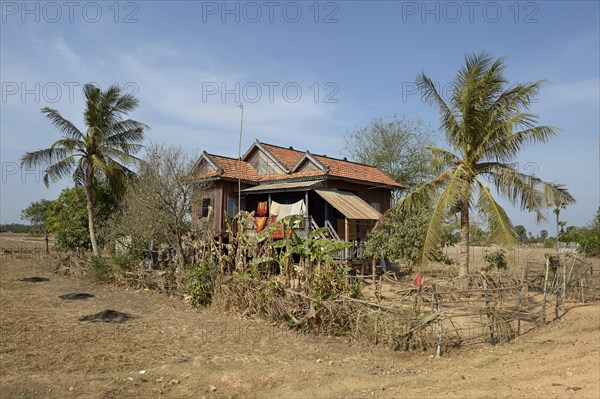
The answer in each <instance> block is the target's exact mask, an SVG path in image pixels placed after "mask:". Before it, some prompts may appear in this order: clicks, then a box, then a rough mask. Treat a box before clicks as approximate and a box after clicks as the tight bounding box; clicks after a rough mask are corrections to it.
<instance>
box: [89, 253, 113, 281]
mask: <svg viewBox="0 0 600 399" xmlns="http://www.w3.org/2000/svg"><path fill="white" fill-rule="evenodd" d="M87 273H88V275H89V276H90V277H91V278H92V279H94V280H97V281H100V282H109V281H111V280H112V278H113V271H112V267H111V265H110V263H108V262H107V261H106V260H104V259H102V258H101V257H99V256H93V257H91V258H90V259H89V260H88V262H87Z"/></svg>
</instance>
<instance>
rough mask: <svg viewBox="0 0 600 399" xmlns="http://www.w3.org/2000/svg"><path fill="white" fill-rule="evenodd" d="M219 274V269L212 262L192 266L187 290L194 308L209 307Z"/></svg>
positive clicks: (189, 271)
mask: <svg viewBox="0 0 600 399" xmlns="http://www.w3.org/2000/svg"><path fill="white" fill-rule="evenodd" d="M217 272H218V267H217V266H216V265H215V264H214V263H212V262H206V261H203V262H200V263H199V264H197V265H192V266H190V270H188V273H189V281H188V284H187V287H186V290H187V293H188V295H190V296H191V298H192V307H193V308H197V307H198V306H201V305H208V304H209V303H210V302H211V299H212V294H213V291H214V285H215V280H216V278H217Z"/></svg>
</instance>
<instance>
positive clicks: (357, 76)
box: [0, 1, 600, 233]
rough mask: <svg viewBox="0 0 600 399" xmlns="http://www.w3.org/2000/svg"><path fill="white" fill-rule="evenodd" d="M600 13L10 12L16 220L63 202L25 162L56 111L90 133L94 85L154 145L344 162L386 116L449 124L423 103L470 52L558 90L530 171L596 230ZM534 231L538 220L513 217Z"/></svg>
mask: <svg viewBox="0 0 600 399" xmlns="http://www.w3.org/2000/svg"><path fill="white" fill-rule="evenodd" d="M598 4H599V3H598V2H596V1H523V2H516V1H507V2H504V1H495V2H486V1H476V2H469V1H465V2H461V1H458V2H434V1H430V2H422V1H418V2H411V1H398V2H392V1H338V2H315V1H308V2H302V1H297V2H283V1H273V2H263V1H257V2H236V1H230V2H220V1H219V2H200V1H169V2H166V1H139V2H134V1H124V2H115V1H109V2H101V1H97V2H72V3H67V4H65V3H64V2H35V1H32V2H27V3H24V2H20V1H18V2H12V1H2V2H1V8H0V13H1V25H0V29H1V32H0V33H1V35H0V40H1V43H0V80H1V83H2V98H1V104H0V105H1V111H0V134H1V137H0V144H1V145H0V147H1V149H0V155H1V162H2V185H1V193H0V194H1V221H2V223H11V222H19V213H20V210H21V209H23V208H25V207H26V206H27V205H28V204H29V203H31V202H32V201H35V200H38V199H40V198H48V199H51V198H55V197H56V196H57V194H58V192H60V190H61V189H62V188H64V187H65V186H67V185H68V184H70V182H68V181H64V182H60V183H58V184H55V185H54V186H52V187H51V188H50V189H46V188H45V187H44V185H43V183H42V182H41V173H42V172H41V170H35V171H26V170H21V169H20V167H19V165H18V160H19V157H20V156H21V155H22V154H23V153H24V152H26V151H31V150H35V149H40V148H46V147H47V146H48V145H49V144H51V143H52V142H53V141H54V140H55V139H56V138H57V137H58V134H57V133H56V132H55V131H54V130H53V128H52V126H51V125H50V123H49V122H48V121H47V120H45V119H44V117H43V116H42V114H41V113H40V112H39V110H40V108H42V107H45V106H49V107H52V108H56V109H58V110H60V111H61V112H62V113H63V115H64V116H65V117H67V118H68V119H70V120H71V121H73V122H75V123H76V124H78V125H79V126H81V120H82V115H81V113H82V109H83V102H82V100H81V87H82V86H83V84H85V83H87V82H95V83H97V84H99V85H101V86H102V87H104V88H105V87H107V86H108V85H109V84H111V83H115V82H116V83H119V84H121V85H122V86H124V87H125V88H126V89H127V90H128V91H129V92H132V93H135V94H136V96H137V97H138V98H139V100H140V107H139V109H138V110H137V111H136V112H135V113H134V114H133V117H134V118H136V119H138V120H140V121H143V122H145V123H147V124H148V125H150V126H151V128H152V129H151V130H150V132H149V134H148V137H149V139H150V140H151V141H153V142H159V143H160V142H164V143H168V144H179V145H183V146H184V147H185V148H187V149H189V150H190V151H193V152H196V153H198V154H199V153H200V152H201V151H202V150H207V151H208V152H212V153H218V154H223V155H229V156H237V137H238V133H239V113H240V112H239V109H238V108H237V107H236V101H238V100H239V101H243V102H244V103H245V120H244V140H243V148H244V149H245V148H247V147H248V146H249V145H250V144H251V143H252V142H253V141H254V139H256V138H258V139H260V140H261V141H265V142H269V143H273V144H280V145H284V146H288V145H292V146H294V148H297V149H310V150H311V151H312V152H314V153H322V154H323V153H324V154H328V155H333V156H342V155H343V153H342V152H341V151H342V147H343V135H344V133H345V132H347V131H349V130H353V129H355V128H357V127H360V126H363V125H365V124H367V123H369V122H370V121H371V120H372V119H373V118H376V117H384V118H388V117H392V116H393V115H394V114H398V115H401V116H405V117H406V118H410V119H413V118H422V119H424V120H425V121H427V122H428V123H430V124H431V126H432V127H433V128H434V129H435V130H436V131H437V129H438V126H439V124H438V117H437V114H436V112H435V110H433V109H432V108H431V107H430V106H429V105H428V104H426V103H423V102H422V101H421V98H420V96H419V95H418V94H417V93H416V92H415V89H414V80H415V77H416V75H417V73H419V72H422V71H423V72H425V73H426V74H428V75H429V76H430V77H431V78H432V79H433V80H434V81H435V82H437V83H438V84H439V86H440V87H441V88H442V89H443V88H444V87H446V85H447V84H448V83H449V82H450V81H451V80H452V78H453V76H454V74H455V72H456V70H457V69H458V68H459V67H460V66H461V65H462V64H463V62H464V56H465V54H467V53H472V52H480V51H487V52H489V53H491V54H492V55H494V56H502V57H505V59H506V62H507V63H508V65H509V69H508V72H507V76H508V78H509V80H510V81H511V82H529V81H534V80H539V79H547V80H548V83H547V84H546V85H545V86H544V87H543V89H542V90H541V92H540V95H539V98H538V103H537V104H535V106H534V108H533V112H535V113H537V114H538V115H539V116H540V123H542V124H548V125H553V126H556V127H559V128H561V129H562V134H561V135H560V136H559V137H557V138H556V139H554V140H552V141H551V142H550V143H548V144H546V145H541V146H537V147H534V148H528V149H525V150H524V151H523V152H522V153H521V155H520V157H519V164H520V165H521V168H522V170H525V171H528V172H532V173H535V174H536V175H538V176H540V177H541V178H542V179H544V180H548V181H555V182H560V183H563V184H565V185H566V186H567V187H568V188H569V189H570V190H571V192H572V194H573V195H574V196H575V197H576V199H577V204H576V205H573V206H570V207H569V208H568V209H567V210H566V211H564V212H563V215H564V216H563V219H565V220H567V222H568V224H569V225H584V224H586V223H587V222H589V221H590V220H591V219H592V217H593V215H594V214H595V212H596V210H597V209H598V206H599V205H600V204H599V198H600V191H599V190H600V186H599V182H600V176H599V172H600V165H599V133H600V119H599V118H600V116H599V115H600V111H599V110H600V50H599V49H600V22H599V18H600V17H599V15H600V10H599V5H598ZM506 208H507V211H508V213H509V215H510V216H511V217H512V218H513V222H514V223H515V224H523V225H525V226H526V227H527V229H528V230H533V231H534V232H535V233H537V232H539V230H540V229H542V228H547V229H548V230H550V231H551V232H552V231H554V229H553V227H552V225H551V224H542V225H536V224H535V222H534V216H533V215H531V214H528V213H523V212H520V211H517V210H516V209H514V208H513V207H512V206H511V205H506Z"/></svg>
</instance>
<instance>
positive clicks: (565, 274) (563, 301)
mask: <svg viewBox="0 0 600 399" xmlns="http://www.w3.org/2000/svg"><path fill="white" fill-rule="evenodd" d="M573 262H575V260H574V259H573ZM561 297H562V304H561V305H562V307H563V308H564V306H565V301H566V299H567V265H566V262H565V265H563V283H562V293H561Z"/></svg>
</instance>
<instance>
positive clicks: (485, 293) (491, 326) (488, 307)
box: [483, 277, 496, 345]
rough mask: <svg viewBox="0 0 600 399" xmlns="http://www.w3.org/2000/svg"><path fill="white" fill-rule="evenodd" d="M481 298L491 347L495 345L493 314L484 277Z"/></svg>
mask: <svg viewBox="0 0 600 399" xmlns="http://www.w3.org/2000/svg"><path fill="white" fill-rule="evenodd" d="M483 297H484V298H485V309H486V313H487V317H488V328H489V329H490V341H491V343H492V345H496V339H495V338H494V314H493V313H492V308H491V301H490V297H489V294H488V284H487V280H486V279H485V277H484V278H483Z"/></svg>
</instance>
